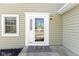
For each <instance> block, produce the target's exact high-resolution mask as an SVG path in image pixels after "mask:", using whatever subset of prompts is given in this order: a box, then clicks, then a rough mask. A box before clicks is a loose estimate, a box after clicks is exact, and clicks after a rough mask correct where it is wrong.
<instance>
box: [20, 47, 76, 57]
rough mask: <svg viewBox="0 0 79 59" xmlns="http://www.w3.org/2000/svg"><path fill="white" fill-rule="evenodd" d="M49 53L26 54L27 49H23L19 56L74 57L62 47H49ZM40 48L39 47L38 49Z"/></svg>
mask: <svg viewBox="0 0 79 59" xmlns="http://www.w3.org/2000/svg"><path fill="white" fill-rule="evenodd" d="M49 47H50V49H51V51H47V52H46V51H44V52H28V47H24V48H23V49H22V51H21V52H20V53H19V56H76V55H75V54H74V53H73V52H71V51H70V50H68V49H67V48H65V47H64V46H49ZM39 48H41V47H39Z"/></svg>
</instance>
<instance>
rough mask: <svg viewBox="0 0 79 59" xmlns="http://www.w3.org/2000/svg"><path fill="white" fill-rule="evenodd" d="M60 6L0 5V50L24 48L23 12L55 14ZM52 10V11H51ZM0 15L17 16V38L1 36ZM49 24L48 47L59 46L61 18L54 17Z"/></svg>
mask: <svg viewBox="0 0 79 59" xmlns="http://www.w3.org/2000/svg"><path fill="white" fill-rule="evenodd" d="M61 6H62V4H0V49H4V48H5V49H7V48H19V47H24V46H25V35H24V34H25V30H24V29H25V24H24V23H25V15H24V12H50V13H52V14H55V13H56V11H57V10H58V9H59V8H60V7H61ZM51 9H52V10H51ZM1 14H18V15H19V18H20V25H19V29H20V30H19V33H20V34H19V36H13V37H12V36H11V37H2V36H1V33H2V31H1V29H2V28H1ZM54 18H55V19H54V22H53V21H52V22H51V23H50V30H49V31H50V33H49V34H50V45H61V44H62V43H61V41H62V40H61V18H60V16H59V15H55V16H54Z"/></svg>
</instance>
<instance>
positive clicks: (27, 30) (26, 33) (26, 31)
mask: <svg viewBox="0 0 79 59" xmlns="http://www.w3.org/2000/svg"><path fill="white" fill-rule="evenodd" d="M28 13H32V14H33V13H34V14H45V15H49V13H43V12H41V13H40V12H25V46H40V45H29V44H28V39H29V38H28V37H27V36H28V32H29V27H30V25H28V24H29V22H27V21H28V20H26V19H27V16H26V15H27V14H28ZM48 17H49V16H48ZM27 27H28V28H27ZM46 35H47V42H48V43H47V44H46V45H45V44H44V45H41V46H47V45H49V19H48V26H47V34H46Z"/></svg>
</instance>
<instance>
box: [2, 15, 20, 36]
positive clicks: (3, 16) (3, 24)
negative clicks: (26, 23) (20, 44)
mask: <svg viewBox="0 0 79 59" xmlns="http://www.w3.org/2000/svg"><path fill="white" fill-rule="evenodd" d="M5 17H16V33H5ZM1 18H2V36H19V15H17V14H2V15H1Z"/></svg>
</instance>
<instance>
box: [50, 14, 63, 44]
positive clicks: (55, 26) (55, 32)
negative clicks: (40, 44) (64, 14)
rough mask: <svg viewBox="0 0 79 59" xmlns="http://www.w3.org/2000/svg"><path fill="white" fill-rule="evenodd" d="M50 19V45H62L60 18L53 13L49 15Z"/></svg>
mask: <svg viewBox="0 0 79 59" xmlns="http://www.w3.org/2000/svg"><path fill="white" fill-rule="evenodd" d="M50 17H51V18H52V20H50V23H49V38H50V40H49V42H50V45H62V18H61V15H59V14H55V15H51V16H50Z"/></svg>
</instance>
